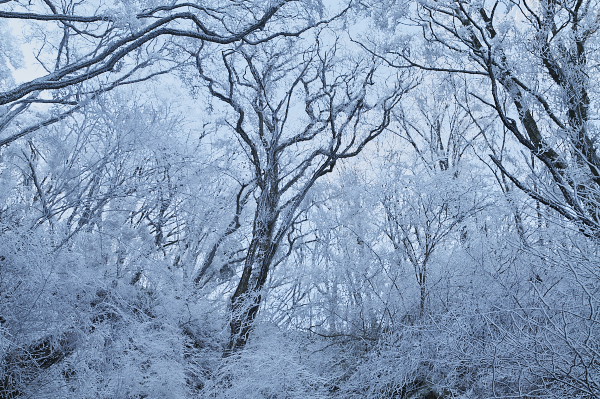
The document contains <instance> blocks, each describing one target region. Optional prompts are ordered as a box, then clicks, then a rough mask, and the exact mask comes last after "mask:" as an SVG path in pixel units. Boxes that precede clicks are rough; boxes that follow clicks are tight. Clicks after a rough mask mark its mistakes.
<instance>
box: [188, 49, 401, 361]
mask: <svg viewBox="0 0 600 399" xmlns="http://www.w3.org/2000/svg"><path fill="white" fill-rule="evenodd" d="M335 42H337V40H336V41H335ZM220 56H221V62H222V65H223V68H222V69H221V70H222V71H224V73H222V74H220V75H217V74H216V73H212V72H211V71H209V70H208V67H207V63H206V60H204V59H203V58H202V57H201V56H200V53H199V54H198V57H197V60H198V62H197V66H198V71H199V73H200V75H201V76H202V78H203V79H204V80H205V81H206V83H207V85H208V88H209V90H210V93H211V94H212V96H214V97H215V98H217V99H219V100H221V101H222V102H223V103H225V104H226V105H227V106H228V107H229V108H230V110H231V111H233V112H232V118H233V120H232V121H231V122H228V124H229V126H230V127H231V128H232V129H233V130H234V131H235V134H236V135H237V137H238V140H239V142H240V144H241V145H242V146H243V148H244V150H245V151H246V153H247V156H248V165H249V166H250V168H251V171H252V174H253V177H254V179H255V181H256V185H257V190H256V198H255V200H256V208H255V213H254V218H253V227H252V236H251V241H250V244H249V248H248V250H247V253H246V255H245V260H244V266H243V270H242V275H241V278H240V281H239V283H238V285H237V288H236V290H235V292H234V293H233V295H232V297H231V308H232V316H231V323H230V327H231V340H230V343H229V346H228V353H231V352H232V351H235V350H237V349H240V348H242V347H244V345H245V344H246V341H247V339H248V335H249V333H250V330H251V328H252V324H253V322H254V319H255V317H256V314H257V312H258V309H259V306H260V303H261V298H262V296H263V289H264V288H265V283H266V281H267V277H268V275H269V272H270V271H271V268H272V266H273V265H274V264H276V263H278V259H277V256H278V254H279V256H286V254H285V252H284V253H283V254H281V253H280V252H282V251H281V249H282V247H284V246H286V245H287V246H288V253H289V250H290V249H291V246H292V245H293V242H290V243H286V242H285V240H284V238H285V237H286V235H287V233H288V231H289V229H290V228H291V226H292V225H293V224H294V222H295V220H296V218H297V217H298V215H299V212H298V208H299V206H300V204H301V203H302V201H303V199H304V198H305V197H306V195H307V193H308V192H309V190H310V189H311V188H312V186H313V185H314V183H315V182H316V181H317V180H318V179H319V178H320V177H322V176H324V175H325V174H327V173H329V172H331V171H332V170H333V168H334V167H335V165H336V163H337V162H339V161H340V160H343V159H347V158H352V157H354V156H356V155H358V154H359V153H360V152H361V150H362V149H363V148H364V147H365V146H366V145H367V144H368V143H369V142H370V141H372V140H374V139H375V138H376V137H377V136H378V135H379V134H381V133H382V132H383V131H384V130H385V129H386V127H387V126H388V124H389V123H390V114H391V110H392V108H393V107H394V106H395V105H396V104H397V103H398V101H399V99H400V98H401V96H402V95H403V94H404V93H405V92H406V91H407V90H408V89H409V88H410V87H411V84H410V83H409V82H407V81H405V79H404V77H399V76H395V77H392V79H390V80H388V82H389V81H392V85H391V87H390V88H389V89H387V90H385V89H384V88H382V87H381V86H380V85H378V84H376V82H378V81H379V78H380V77H379V76H378V73H380V71H379V68H378V65H377V63H376V62H374V61H373V60H371V59H358V60H354V59H352V58H350V57H348V56H346V57H344V56H343V55H342V54H341V52H340V50H339V49H338V47H337V43H335V44H334V45H332V46H323V45H322V43H321V40H320V39H319V38H318V37H317V38H315V39H314V40H313V41H312V43H308V45H307V44H306V43H305V44H303V45H302V46H299V44H298V43H296V42H292V41H289V40H279V41H277V42H276V43H272V44H266V45H264V46H261V47H256V48H251V47H245V46H242V47H237V48H234V49H231V50H228V51H224V52H222V53H221V54H220ZM384 90H385V91H384Z"/></svg>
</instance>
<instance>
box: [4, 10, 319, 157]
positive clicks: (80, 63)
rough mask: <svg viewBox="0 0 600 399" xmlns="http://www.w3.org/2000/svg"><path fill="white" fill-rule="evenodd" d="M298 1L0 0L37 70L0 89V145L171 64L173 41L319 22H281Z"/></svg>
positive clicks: (291, 29)
mask: <svg viewBox="0 0 600 399" xmlns="http://www.w3.org/2000/svg"><path fill="white" fill-rule="evenodd" d="M304 6H305V4H304V3H301V2H299V3H297V2H294V1H289V0H281V1H277V2H274V3H269V4H266V5H259V4H257V3H256V2H254V1H250V0H248V1H241V2H240V1H216V2H214V3H211V4H206V3H197V2H169V3H165V4H159V5H157V6H154V7H148V8H143V7H139V6H134V5H133V3H132V4H129V6H127V7H126V6H125V5H124V4H123V5H118V4H110V3H104V2H96V1H93V0H90V1H83V2H76V1H66V2H60V3H58V2H54V1H52V0H44V1H35V2H20V1H15V0H9V1H2V2H0V22H5V21H16V24H17V25H16V26H20V27H22V28H23V29H25V28H27V29H28V32H29V37H27V39H25V40H27V41H28V43H27V44H28V48H27V50H29V49H31V52H32V53H33V54H32V58H35V59H36V61H37V64H38V65H37V67H38V68H37V70H35V68H33V66H32V65H28V67H29V71H28V73H29V74H32V73H33V74H36V75H39V76H38V77H35V78H34V79H31V80H29V81H25V82H22V83H19V84H13V85H12V87H7V88H2V91H0V106H1V107H2V108H0V132H2V134H3V136H2V137H1V138H0V147H2V146H5V145H7V144H9V143H11V142H13V141H15V140H16V139H18V138H20V137H24V136H26V135H28V134H30V133H32V132H34V131H37V130H39V129H41V128H43V127H45V126H48V125H50V124H52V123H55V122H58V121H60V120H63V119H64V118H66V117H68V116H69V115H72V114H73V113H74V112H77V111H78V110H79V109H80V108H81V107H82V106H84V105H85V104H86V103H87V102H89V101H90V100H92V99H94V98H96V97H97V96H98V95H100V94H101V93H104V92H106V91H109V90H112V89H114V88H115V87H117V86H121V85H127V84H132V83H138V82H141V81H144V80H147V79H150V78H152V77H154V76H157V75H161V74H164V73H167V72H169V71H172V70H173V69H174V68H177V67H178V66H179V65H180V64H181V59H180V58H178V57H179V56H180V52H179V51H178V50H177V46H173V45H171V42H172V40H174V39H178V40H179V41H183V45H186V42H185V40H192V41H200V42H210V43H219V44H231V43H235V42H241V41H244V42H246V43H248V44H257V43H261V42H264V41H268V40H271V39H273V38H276V37H278V36H284V35H285V36H295V35H298V34H300V33H301V32H303V31H305V30H307V29H309V28H310V27H311V26H314V25H317V24H319V22H313V23H312V24H310V23H304V22H302V21H301V19H300V18H298V19H296V20H295V23H292V22H291V21H289V18H288V17H287V12H294V11H295V12H299V9H301V8H303V7H304ZM136 7H137V8H136ZM286 10H287V11H286ZM286 20H287V21H288V22H287V23H285V21H286ZM179 45H182V44H181V43H180V44H179ZM17 48H18V47H17ZM184 54H185V53H184ZM26 111H30V112H26Z"/></svg>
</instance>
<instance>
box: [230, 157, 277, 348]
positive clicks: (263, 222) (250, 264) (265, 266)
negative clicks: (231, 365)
mask: <svg viewBox="0 0 600 399" xmlns="http://www.w3.org/2000/svg"><path fill="white" fill-rule="evenodd" d="M272 165H276V163H275V164H272ZM267 170H268V171H269V170H270V171H269V172H267V173H265V176H264V180H263V184H262V187H261V188H262V191H261V194H260V197H259V199H258V202H257V208H256V212H255V214H254V227H253V232H252V241H251V243H250V247H249V248H248V253H247V255H246V260H245V262H244V270H243V272H242V277H241V278H240V282H239V283H238V286H237V288H236V290H235V292H234V294H233V296H232V297H231V321H230V323H229V326H230V334H231V335H230V340H229V345H228V347H227V350H226V352H225V355H226V356H227V355H229V354H231V353H233V352H235V351H237V350H239V349H242V348H243V347H244V346H245V345H246V342H247V341H248V336H249V334H250V331H251V330H252V325H253V323H254V319H255V318H256V314H257V313H258V309H259V307H260V303H261V300H262V290H263V288H264V285H265V283H266V281H267V277H268V273H269V269H270V267H271V264H272V262H273V258H274V256H275V253H276V251H277V243H276V242H275V228H276V223H277V216H278V209H277V206H278V203H279V191H278V186H277V180H278V176H277V168H276V167H275V166H273V167H272V168H267Z"/></svg>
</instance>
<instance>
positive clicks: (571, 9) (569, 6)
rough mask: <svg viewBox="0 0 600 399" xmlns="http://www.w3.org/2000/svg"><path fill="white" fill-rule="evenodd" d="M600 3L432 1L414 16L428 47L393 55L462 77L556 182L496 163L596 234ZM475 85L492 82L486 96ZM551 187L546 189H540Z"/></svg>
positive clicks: (393, 60) (497, 159) (394, 59)
mask: <svg viewBox="0 0 600 399" xmlns="http://www.w3.org/2000/svg"><path fill="white" fill-rule="evenodd" d="M598 6H599V5H598V2H597V1H595V0H576V1H568V2H557V1H554V0H543V1H540V2H539V3H535V4H533V3H530V2H528V1H510V2H503V1H492V2H483V3H472V2H462V1H443V2H436V1H432V2H429V1H424V2H420V3H419V6H418V7H417V8H416V9H415V10H416V12H415V14H414V15H413V16H412V20H413V22H415V23H418V26H419V27H421V29H422V31H423V37H424V40H425V47H424V48H425V51H426V54H424V53H423V56H420V55H419V54H420V51H419V49H416V48H414V49H413V51H412V52H409V51H404V50H400V51H391V52H389V53H388V55H389V57H384V58H386V60H387V61H388V62H389V63H390V64H393V65H395V66H398V67H408V68H411V67H414V68H420V69H422V70H428V71H438V72H449V73H454V74H456V73H458V74H464V75H466V76H469V77H470V82H472V86H471V88H470V89H469V95H470V97H471V99H472V100H476V101H479V102H480V104H483V105H484V106H488V107H490V108H491V109H493V110H494V111H495V113H496V115H497V117H498V118H499V120H500V121H501V123H502V125H503V126H504V128H505V129H507V130H508V131H509V132H510V133H511V134H512V136H513V137H514V138H515V139H516V141H517V142H518V143H519V144H520V145H521V146H523V147H524V148H525V149H527V151H529V152H530V153H531V154H532V155H533V156H534V157H535V159H536V160H537V161H538V162H539V163H540V165H543V168H544V169H545V171H546V172H547V175H548V176H549V178H550V179H551V182H552V185H543V184H542V183H543V179H539V178H538V179H536V180H537V183H536V184H532V183H530V182H527V181H526V180H525V179H524V178H523V176H520V175H519V173H517V172H516V171H515V172H511V171H509V170H508V168H507V167H506V166H505V163H506V162H503V159H502V157H501V154H496V155H492V160H493V162H494V163H495V164H496V166H497V167H498V168H499V169H500V170H501V171H502V172H503V173H504V174H505V175H506V176H507V177H508V179H509V180H511V181H512V182H513V183H514V184H515V185H516V186H517V187H519V188H520V189H521V190H523V191H524V192H525V193H527V194H528V195H529V196H530V197H532V198H534V199H535V200H536V201H539V202H540V203H542V204H544V205H546V206H548V207H550V208H552V209H554V210H555V211H557V212H558V213H560V214H561V215H562V216H563V217H565V218H566V219H568V220H571V221H573V222H574V223H576V224H577V225H578V226H579V228H580V229H581V230H582V231H583V232H584V233H585V234H586V235H588V236H594V237H597V235H598V229H599V227H600V219H599V213H598V191H599V188H600V187H599V184H600V158H599V156H598V152H597V143H596V140H597V139H596V136H597V133H596V130H597V128H596V127H595V124H594V120H595V119H596V118H597V116H596V112H595V109H596V106H595V105H596V102H597V100H598V99H597V96H596V95H595V94H596V91H595V90H594V89H593V87H592V83H591V82H593V79H594V76H596V67H595V65H596V62H597V52H596V51H595V46H596V44H595V43H597V35H598V33H597V32H598V27H599V25H600V18H598V13H597V9H598ZM476 85H482V86H480V87H483V88H485V89H484V92H482V91H481V90H480V89H479V88H476ZM543 186H545V189H542V187H543Z"/></svg>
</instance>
